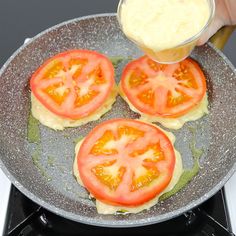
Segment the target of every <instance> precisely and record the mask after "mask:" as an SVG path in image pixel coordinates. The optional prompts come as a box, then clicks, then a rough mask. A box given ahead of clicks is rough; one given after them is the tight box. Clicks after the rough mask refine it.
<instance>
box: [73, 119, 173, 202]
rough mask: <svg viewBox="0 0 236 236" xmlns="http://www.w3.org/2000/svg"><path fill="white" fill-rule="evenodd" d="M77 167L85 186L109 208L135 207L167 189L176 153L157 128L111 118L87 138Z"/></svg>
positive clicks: (79, 154)
mask: <svg viewBox="0 0 236 236" xmlns="http://www.w3.org/2000/svg"><path fill="white" fill-rule="evenodd" d="M77 164H78V166H77V168H78V171H79V174H80V178H81V180H82V182H83V184H84V186H85V187H86V188H87V189H88V191H89V192H90V193H92V195H93V196H94V197H95V198H96V199H98V200H100V201H103V202H105V203H108V204H111V205H119V206H137V205H141V204H144V203H145V202H147V201H149V200H151V199H153V198H154V197H155V196H157V195H158V194H159V193H161V192H162V191H163V190H164V189H165V188H166V187H167V185H168V184H169V182H170V181H171V178H172V176H173V171H174V166H175V153H174V148H173V145H172V143H171V141H170V140H169V139H168V137H167V136H166V135H165V134H164V133H163V132H162V131H161V130H160V129H158V128H157V127H156V126H153V125H151V124H147V123H144V122H141V121H137V120H131V119H114V120H109V121H106V122H104V123H101V124H100V125H98V126H96V127H95V128H94V129H93V130H92V131H91V132H90V133H89V134H88V135H87V137H86V138H85V140H84V141H83V143H82V145H81V147H80V150H79V152H78V155H77Z"/></svg>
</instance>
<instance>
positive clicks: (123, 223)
mask: <svg viewBox="0 0 236 236" xmlns="http://www.w3.org/2000/svg"><path fill="white" fill-rule="evenodd" d="M116 15H117V14H116V13H102V14H93V15H87V16H83V17H78V18H74V19H70V20H68V21H64V22H62V23H59V24H57V25H54V26H52V27H50V28H48V29H46V30H44V31H42V32H40V33H39V34H37V35H36V36H34V37H32V38H31V39H30V40H29V41H28V42H27V43H25V44H23V45H22V46H21V47H19V48H18V49H17V50H16V51H15V52H14V53H13V54H12V55H11V56H10V58H9V59H8V60H7V61H6V62H5V63H4V65H3V66H2V68H1V69H0V76H1V75H2V74H3V73H4V71H5V69H6V68H7V66H8V65H9V64H10V63H11V62H12V60H13V59H14V58H15V57H16V56H17V55H18V54H19V53H20V52H21V51H22V50H24V49H25V48H26V47H27V46H28V45H29V44H30V43H31V42H33V41H34V40H36V39H37V38H40V37H41V36H42V35H44V34H46V33H48V32H50V31H52V30H55V29H57V28H59V27H61V26H64V25H67V24H70V23H73V22H78V21H81V20H86V19H91V18H98V17H114V16H116ZM208 45H209V46H210V47H211V48H212V49H214V50H215V51H216V52H217V53H218V55H219V56H220V57H222V59H223V60H224V61H225V62H226V63H227V65H228V66H229V67H230V69H232V71H233V72H234V73H236V69H235V67H234V66H233V64H232V63H231V62H230V61H229V59H228V58H227V57H226V56H225V55H224V54H223V53H222V52H221V51H220V50H219V49H217V48H216V47H215V46H214V45H212V44H211V43H208ZM0 168H1V169H2V170H3V172H4V174H5V175H6V176H7V178H8V179H9V180H10V181H11V182H12V184H13V185H14V186H15V187H16V188H18V189H19V190H20V191H21V192H22V193H23V194H24V195H26V196H27V197H28V198H30V199H31V200H32V201H33V202H35V203H37V204H39V205H40V206H42V207H43V208H45V209H47V210H49V211H51V212H53V213H55V214H57V215H59V216H62V217H65V218H67V219H70V220H72V221H76V222H80V223H84V224H89V225H94V226H101V227H111V228H115V227H116V228H121V227H126V228H128V227H138V226H145V225H150V224H155V223H160V222H163V221H167V220H170V219H172V218H175V217H177V216H179V215H181V214H183V213H184V212H187V211H189V210H191V209H193V208H194V207H196V206H198V205H200V204H201V203H203V202H205V201H206V200H208V199H209V198H210V197H212V196H213V195H214V194H215V193H216V192H217V191H219V190H220V189H221V188H222V187H223V186H224V185H225V183H226V182H227V181H228V179H229V178H230V177H231V176H232V175H233V173H234V172H235V171H236V163H234V165H233V167H232V168H231V169H230V170H229V172H228V173H227V174H226V175H225V176H224V178H223V179H222V180H221V181H220V182H219V183H218V184H216V185H215V186H214V187H213V188H212V189H211V190H210V191H209V192H207V193H206V194H205V195H203V196H202V197H201V198H199V199H197V200H195V201H193V202H190V203H189V204H188V205H186V206H184V207H182V208H179V209H177V210H174V211H172V212H168V213H165V214H162V215H159V216H152V217H149V218H145V219H140V220H139V222H138V223H132V220H128V221H127V220H123V219H122V220H118V219H117V220H115V221H112V220H107V219H102V218H101V219H93V218H91V217H86V216H81V215H78V214H75V213H72V212H69V211H66V210H63V209H61V208H58V207H56V206H53V205H51V204H49V203H47V202H45V201H44V200H43V199H41V198H40V197H38V196H36V195H35V194H33V193H32V192H30V191H29V190H28V189H27V188H26V187H24V186H23V185H22V184H21V183H20V182H18V181H17V180H16V178H15V177H14V176H13V175H12V174H11V173H10V172H9V171H8V169H7V168H6V167H5V165H4V163H3V161H2V160H1V158H0Z"/></svg>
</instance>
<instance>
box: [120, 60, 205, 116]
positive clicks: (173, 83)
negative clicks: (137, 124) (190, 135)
mask: <svg viewBox="0 0 236 236" xmlns="http://www.w3.org/2000/svg"><path fill="white" fill-rule="evenodd" d="M120 85H121V89H122V91H123V92H124V94H125V96H126V97H127V98H128V100H129V102H130V103H131V104H132V105H133V106H134V107H135V108H136V109H137V110H138V111H140V112H142V113H144V114H147V115H152V116H160V117H179V116H182V115H184V114H186V113H187V112H189V111H190V110H191V109H192V108H193V107H195V106H196V105H198V104H199V103H200V102H201V100H202V99H203V97H204V95H205V93H206V79H205V76H204V74H203V72H202V70H201V68H200V67H199V65H198V64H197V63H196V62H195V61H194V60H192V59H190V58H188V59H185V60H184V61H182V62H179V63H176V64H172V65H162V64H159V63H157V62H155V61H153V60H151V59H150V58H148V57H147V56H144V57H141V58H139V59H137V60H134V61H132V62H130V63H129V64H128V65H127V66H126V67H125V69H124V71H123V73H122V78H121V84H120Z"/></svg>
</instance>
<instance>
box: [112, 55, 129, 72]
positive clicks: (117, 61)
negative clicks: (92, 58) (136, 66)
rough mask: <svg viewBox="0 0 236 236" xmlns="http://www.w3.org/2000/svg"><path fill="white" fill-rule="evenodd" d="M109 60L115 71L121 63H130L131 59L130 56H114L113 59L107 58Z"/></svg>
mask: <svg viewBox="0 0 236 236" xmlns="http://www.w3.org/2000/svg"><path fill="white" fill-rule="evenodd" d="M109 59H110V61H111V62H112V64H113V66H114V68H115V69H117V68H118V66H119V64H120V63H121V62H123V61H127V62H128V61H131V60H132V59H133V58H132V57H131V56H128V57H123V56H114V57H109Z"/></svg>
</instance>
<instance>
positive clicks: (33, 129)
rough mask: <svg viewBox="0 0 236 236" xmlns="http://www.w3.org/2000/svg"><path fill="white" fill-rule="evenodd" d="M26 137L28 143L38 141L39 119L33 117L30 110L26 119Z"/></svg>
mask: <svg viewBox="0 0 236 236" xmlns="http://www.w3.org/2000/svg"><path fill="white" fill-rule="evenodd" d="M27 139H28V141H29V142H30V143H39V142H40V130H39V121H38V120H36V119H35V118H34V117H33V115H32V113H31V112H30V114H29V119H28V129H27Z"/></svg>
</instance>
